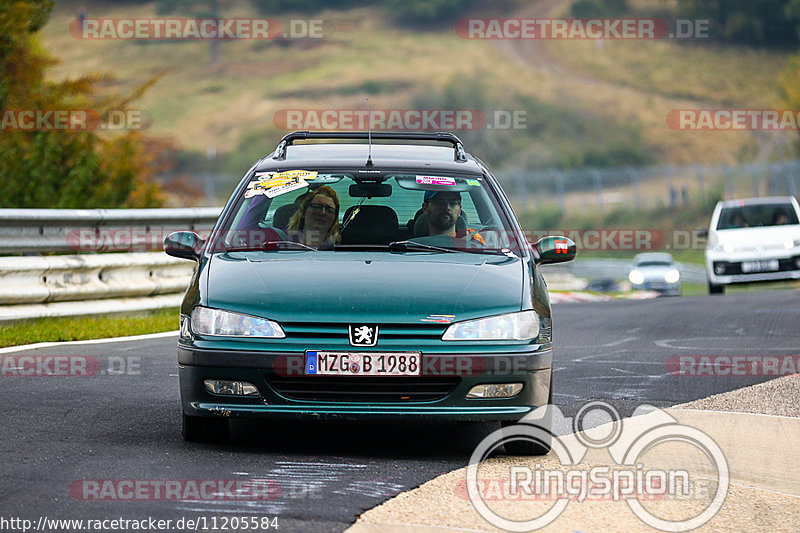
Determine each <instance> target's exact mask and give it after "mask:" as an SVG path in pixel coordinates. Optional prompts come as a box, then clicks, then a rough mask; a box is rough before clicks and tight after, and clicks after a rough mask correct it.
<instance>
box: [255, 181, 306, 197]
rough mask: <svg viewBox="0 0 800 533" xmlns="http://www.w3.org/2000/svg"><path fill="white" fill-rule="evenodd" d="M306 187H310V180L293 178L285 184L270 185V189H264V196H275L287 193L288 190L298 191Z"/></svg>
mask: <svg viewBox="0 0 800 533" xmlns="http://www.w3.org/2000/svg"><path fill="white" fill-rule="evenodd" d="M305 187H308V182H307V181H306V180H304V179H298V178H292V179H291V180H290V181H289V182H288V183H286V184H285V185H278V186H277V187H270V188H269V189H266V190H265V191H264V196H266V197H267V198H275V197H276V196H280V195H281V194H286V193H287V192H292V191H296V190H297V189H303V188H305Z"/></svg>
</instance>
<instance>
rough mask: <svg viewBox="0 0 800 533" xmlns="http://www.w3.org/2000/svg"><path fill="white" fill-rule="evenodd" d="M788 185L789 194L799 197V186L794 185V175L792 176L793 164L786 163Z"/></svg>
mask: <svg viewBox="0 0 800 533" xmlns="http://www.w3.org/2000/svg"><path fill="white" fill-rule="evenodd" d="M786 185H788V186H789V194H791V195H792V196H797V186H796V185H795V183H794V174H792V165H791V163H786Z"/></svg>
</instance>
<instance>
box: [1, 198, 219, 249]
mask: <svg viewBox="0 0 800 533" xmlns="http://www.w3.org/2000/svg"><path fill="white" fill-rule="evenodd" d="M221 210H222V208H220V207H197V208H178V209H0V254H19V253H44V252H86V251H96V252H105V251H114V250H124V251H131V250H133V251H145V250H158V249H161V247H162V244H163V241H164V236H165V235H166V234H167V233H169V232H171V231H178V230H185V229H188V230H192V231H196V232H198V233H204V232H208V231H210V230H211V229H212V228H213V227H214V223H215V222H216V221H217V218H218V217H219V214H220V211H221Z"/></svg>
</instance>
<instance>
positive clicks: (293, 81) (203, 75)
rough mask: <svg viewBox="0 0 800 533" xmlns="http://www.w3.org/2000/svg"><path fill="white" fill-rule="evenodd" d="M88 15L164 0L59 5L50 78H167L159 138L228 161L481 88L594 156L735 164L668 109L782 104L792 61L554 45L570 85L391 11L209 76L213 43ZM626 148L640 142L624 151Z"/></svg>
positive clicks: (565, 144)
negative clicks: (247, 150)
mask: <svg viewBox="0 0 800 533" xmlns="http://www.w3.org/2000/svg"><path fill="white" fill-rule="evenodd" d="M78 4H84V5H86V6H87V8H88V16H89V17H109V18H113V17H116V18H125V17H149V16H154V14H155V3H153V2H150V3H141V4H139V3H112V2H108V1H100V0H95V1H86V0H81V1H80V2H79V1H78V0H65V1H64V2H59V3H58V4H57V6H56V8H55V11H54V13H53V16H52V18H51V20H50V23H49V24H48V25H47V26H46V27H45V29H44V30H43V39H42V40H43V44H44V45H45V47H46V48H47V49H48V50H50V51H51V53H54V54H56V55H57V56H58V58H59V59H60V61H61V63H60V64H59V65H57V66H56V67H55V68H54V69H53V70H52V72H51V76H52V77H54V78H58V79H60V78H64V77H76V76H78V75H81V74H86V73H89V72H98V71H100V72H102V71H111V73H113V74H114V75H115V76H116V77H117V78H118V79H119V83H117V84H114V85H113V86H112V87H110V89H113V90H119V91H123V92H124V91H130V90H132V89H133V88H134V87H137V86H138V85H140V84H142V83H144V82H145V81H147V80H148V79H149V78H150V77H151V76H153V75H155V74H156V73H158V72H161V71H166V74H165V76H164V77H163V78H162V79H161V80H160V81H159V82H158V83H156V84H155V86H154V87H152V88H151V89H150V90H149V91H148V92H147V93H146V94H145V96H144V97H143V99H142V100H141V101H140V102H138V103H137V104H136V105H137V106H140V107H141V108H142V109H145V110H147V111H148V112H149V113H150V114H151V115H152V116H153V118H154V123H153V125H152V128H151V131H152V133H154V134H157V135H163V136H168V137H172V138H174V139H175V140H176V141H177V143H178V145H179V146H181V147H182V148H184V149H186V150H188V151H194V152H197V153H200V154H205V153H206V149H207V148H209V147H212V146H213V147H215V148H216V151H217V153H218V154H220V155H225V154H229V153H232V152H235V151H237V150H238V149H239V147H240V143H241V141H242V139H244V138H246V137H247V136H248V135H249V134H251V133H252V132H256V131H264V130H265V127H266V128H269V127H271V126H272V127H274V126H273V116H274V115H275V113H276V112H277V111H279V110H283V109H308V108H310V109H363V107H364V97H365V96H370V97H371V98H370V104H371V105H372V107H373V108H383V109H399V108H406V107H413V104H414V102H419V101H420V100H421V99H423V100H424V98H425V97H426V96H427V95H430V94H434V93H440V92H441V93H442V94H444V95H446V94H447V93H446V92H444V91H445V85H446V84H447V83H449V82H450V81H451V80H453V79H455V80H462V81H463V83H464V85H465V86H469V85H470V84H471V83H472V80H474V79H475V78H476V77H479V78H480V79H483V80H486V83H487V84H488V85H489V86H490V87H491V88H492V89H493V90H494V91H502V93H503V94H506V95H513V96H514V97H515V100H516V99H518V100H517V101H520V102H523V101H525V99H528V101H531V102H540V103H541V107H536V106H534V107H532V108H531V110H530V111H529V113H528V114H529V117H528V122H529V123H530V124H531V126H530V127H531V128H532V129H534V130H536V131H539V125H538V122H537V121H538V120H540V119H544V120H546V121H548V122H549V123H550V124H551V125H552V124H555V125H556V126H558V125H563V124H564V123H565V119H566V122H567V123H568V122H569V116H567V115H574V116H577V117H584V118H585V119H588V120H586V123H588V127H587V128H586V133H585V134H581V135H580V137H578V138H577V143H578V144H581V145H582V146H584V147H585V149H586V150H587V151H591V150H592V149H593V148H596V149H597V150H599V151H600V152H603V151H611V150H613V149H614V146H613V144H612V145H609V144H608V137H609V131H613V130H614V128H631V131H632V132H633V135H634V138H635V139H638V138H639V137H641V144H642V146H646V147H649V152H650V153H651V154H652V159H653V160H656V161H663V162H670V163H681V162H689V161H691V162H728V163H732V162H735V161H736V160H738V159H741V158H742V157H744V156H743V154H745V155H746V154H752V153H754V151H755V142H754V140H753V138H752V136H750V135H749V134H747V133H742V132H727V133H726V132H691V133H689V132H679V131H678V132H676V131H672V130H670V129H669V128H668V127H667V126H666V124H665V120H664V119H665V116H666V114H667V112H668V111H669V110H671V109H675V108H679V107H682V106H683V107H686V106H687V105H696V104H704V105H705V104H723V103H724V104H727V105H730V106H741V107H759V106H762V107H763V106H773V107H774V106H777V105H778V104H777V94H778V93H777V90H776V88H775V78H776V77H777V74H778V73H779V72H780V70H781V68H782V65H783V64H784V62H785V59H786V56H787V55H788V54H782V53H780V52H758V51H752V50H749V49H740V48H731V47H720V46H712V45H706V44H705V43H701V44H698V45H692V46H682V45H679V44H676V43H673V42H665V41H659V42H649V41H636V42H629V41H610V42H606V43H605V45H604V47H603V50H601V51H598V50H597V49H596V44H595V43H594V42H593V41H585V42H584V41H575V40H572V41H552V42H548V43H546V44H547V47H548V50H549V51H550V52H551V55H552V56H553V57H554V58H555V59H556V61H558V62H561V63H563V64H565V65H566V66H567V67H568V69H570V70H571V71H575V72H577V73H578V74H579V76H569V75H567V76H565V75H564V72H563V71H561V70H558V69H555V70H554V69H551V68H549V67H547V66H545V67H542V66H537V65H536V64H525V65H521V64H520V58H519V57H517V56H516V55H513V54H509V53H508V50H507V48H506V46H507V45H509V44H510V43H509V42H500V43H497V42H492V41H481V40H466V39H461V38H459V37H458V36H457V35H455V32H453V30H452V28H444V29H443V30H441V31H438V32H434V31H424V30H421V29H418V28H414V27H410V26H407V25H406V26H404V27H398V26H397V25H393V24H392V23H391V21H389V20H388V17H387V15H386V13H385V11H384V10H383V9H382V8H380V7H374V6H373V7H360V8H357V9H351V10H347V11H336V10H324V11H321V12H319V13H314V18H319V19H321V20H322V21H323V33H326V34H327V36H326V37H325V38H324V39H321V40H318V41H315V40H308V41H292V42H289V43H285V45H282V44H280V43H277V42H273V41H267V42H264V41H254V40H239V41H229V42H224V43H222V44H221V62H220V64H219V65H217V66H209V65H208V57H209V49H208V43H206V42H150V43H146V42H136V41H125V40H97V41H88V40H78V39H75V38H73V37H72V36H71V35H70V34H69V32H68V25H69V22H70V21H71V20H72V19H73V18H74V15H75V9H76V7H77V6H78ZM224 15H225V16H229V17H247V16H258V15H257V13H256V12H255V11H253V9H252V7H251V6H250V4H249V3H247V2H241V3H235V4H231V5H230V6H229V7H227V8H226V11H225V13H224ZM509 15H510V14H509ZM308 16H309V14H307V13H306V14H304V17H308ZM286 18H289V17H286ZM284 22H285V21H284ZM523 61H524V60H523ZM515 100H511V101H515ZM488 102H489V104H488V105H490V106H493V109H488V110H487V111H493V110H494V109H498V108H500V107H499V106H500V105H502V103H501V102H500V103H498V101H497V100H496V99H491V98H490V99H489V100H488ZM520 105H521V104H520ZM500 109H502V108H500ZM548 109H549V110H551V111H550V112H548ZM554 115H555V116H554ZM559 117H561V118H559ZM605 125H607V126H608V127H606V126H605ZM553 130H557V128H556V127H555V126H554V127H553ZM280 133H281V132H278V131H277V129H274V130H273V132H270V134H269V135H268V138H265V139H264V142H263V151H262V154H263V153H266V152H268V151H269V150H271V149H272V148H273V147H274V144H275V142H276V140H277V137H278V135H279V134H280ZM479 133H480V135H481V136H483V137H484V138H485V139H486V143H487V145H491V144H492V143H493V142H494V143H495V144H496V143H497V140H496V139H497V135H498V134H497V133H496V132H495V131H481V132H479ZM621 140H622V141H625V137H621ZM570 143H573V144H575V143H576V135H575V131H573V130H572V129H570V128H567V129H566V130H565V131H563V132H561V133H560V134H559V135H557V136H553V137H548V136H544V137H543V138H541V139H540V140H539V142H538V143H533V142H531V143H529V146H530V147H531V148H530V149H529V150H528V153H527V154H525V155H526V156H527V157H526V159H525V160H523V161H522V162H524V163H525V164H531V163H532V162H535V161H536V160H538V159H544V160H546V161H544V163H543V164H549V163H548V162H547V161H555V162H559V161H564V160H565V159H566V160H568V159H569V158H570V157H571V155H570V153H571V151H572V150H573V149H572V148H571V146H570ZM626 144H630V140H628V142H627V143H626V142H622V143H621V145H622V146H625V145H626ZM593 145H594V146H593ZM478 155H483V154H481V153H478ZM559 155H561V157H559ZM522 162H520V163H522ZM490 163H492V162H491V161H490ZM496 166H497V165H496V164H495V167H496ZM244 170H245V169H241V171H244ZM241 171H240V172H239V173H241ZM236 177H238V176H236Z"/></svg>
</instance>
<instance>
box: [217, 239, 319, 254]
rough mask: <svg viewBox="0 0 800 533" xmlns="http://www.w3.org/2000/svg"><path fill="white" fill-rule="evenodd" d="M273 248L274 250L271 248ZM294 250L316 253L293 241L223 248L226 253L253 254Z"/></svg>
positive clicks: (311, 247) (314, 249)
mask: <svg viewBox="0 0 800 533" xmlns="http://www.w3.org/2000/svg"><path fill="white" fill-rule="evenodd" d="M272 246H274V248H271V247H272ZM278 248H283V249H294V250H310V251H317V249H316V248H314V247H313V246H308V245H305V244H303V243H301V242H295V241H265V242H262V243H261V244H259V245H258V246H231V247H228V248H225V251H226V252H253V251H267V250H269V249H278Z"/></svg>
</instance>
